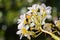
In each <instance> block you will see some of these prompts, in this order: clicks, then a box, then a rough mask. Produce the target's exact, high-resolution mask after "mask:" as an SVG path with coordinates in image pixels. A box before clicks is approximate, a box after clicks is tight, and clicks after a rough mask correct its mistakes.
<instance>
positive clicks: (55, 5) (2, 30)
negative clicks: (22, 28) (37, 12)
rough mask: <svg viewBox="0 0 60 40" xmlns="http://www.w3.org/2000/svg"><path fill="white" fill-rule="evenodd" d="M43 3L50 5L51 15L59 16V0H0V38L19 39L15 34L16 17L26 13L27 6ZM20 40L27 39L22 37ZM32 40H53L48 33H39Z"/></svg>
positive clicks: (5, 39)
mask: <svg viewBox="0 0 60 40" xmlns="http://www.w3.org/2000/svg"><path fill="white" fill-rule="evenodd" d="M36 3H37V4H40V3H45V4H46V5H47V6H51V7H52V16H54V17H55V16H58V17H60V0H0V40H19V36H18V35H16V31H17V19H18V18H19V15H20V14H24V13H26V12H27V11H28V10H27V7H29V6H32V5H33V4H36ZM22 40H28V39H26V38H25V37H23V39H22ZM32 40H53V39H52V38H51V37H49V35H47V36H45V34H41V35H40V36H38V37H37V38H35V39H34V38H32Z"/></svg>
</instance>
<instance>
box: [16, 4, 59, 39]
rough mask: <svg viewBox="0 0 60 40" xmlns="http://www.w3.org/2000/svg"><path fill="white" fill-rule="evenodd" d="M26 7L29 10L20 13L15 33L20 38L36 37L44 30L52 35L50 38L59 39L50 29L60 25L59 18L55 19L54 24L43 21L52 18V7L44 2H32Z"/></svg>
mask: <svg viewBox="0 0 60 40" xmlns="http://www.w3.org/2000/svg"><path fill="white" fill-rule="evenodd" d="M27 9H28V10H29V11H28V12H26V13H25V14H23V15H20V18H19V19H18V31H17V34H18V35H19V36H20V39H22V37H23V36H25V37H27V38H28V39H29V40H31V37H37V36H39V35H40V34H41V33H42V32H44V33H47V34H49V35H51V36H52V35H53V36H52V38H54V39H55V40H60V39H59V38H58V37H57V36H55V35H54V33H53V31H52V29H53V28H54V27H55V26H57V27H60V20H57V21H55V22H54V24H52V23H46V22H45V21H46V19H52V16H51V9H52V8H51V7H50V6H46V5H45V4H44V3H42V4H40V5H39V4H34V5H32V7H28V8H27ZM55 31H57V30H55ZM55 31H54V32H55Z"/></svg>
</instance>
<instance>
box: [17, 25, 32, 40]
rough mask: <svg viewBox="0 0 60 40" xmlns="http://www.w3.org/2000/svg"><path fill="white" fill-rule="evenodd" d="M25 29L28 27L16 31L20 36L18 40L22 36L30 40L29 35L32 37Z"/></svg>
mask: <svg viewBox="0 0 60 40" xmlns="http://www.w3.org/2000/svg"><path fill="white" fill-rule="evenodd" d="M27 27H28V26H26V27H21V28H20V30H19V31H17V34H18V35H20V39H21V38H22V37H23V36H25V37H27V38H28V39H31V38H30V35H32V34H31V33H29V31H28V28H27Z"/></svg>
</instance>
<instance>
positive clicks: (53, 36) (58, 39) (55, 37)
mask: <svg viewBox="0 0 60 40" xmlns="http://www.w3.org/2000/svg"><path fill="white" fill-rule="evenodd" d="M40 30H41V31H42V32H44V33H47V34H49V35H51V37H52V38H53V39H55V40H60V38H59V37H58V36H56V35H55V34H53V33H51V32H48V31H45V30H43V29H42V28H41V27H40Z"/></svg>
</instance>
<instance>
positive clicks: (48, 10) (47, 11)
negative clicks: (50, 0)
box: [46, 6, 52, 14]
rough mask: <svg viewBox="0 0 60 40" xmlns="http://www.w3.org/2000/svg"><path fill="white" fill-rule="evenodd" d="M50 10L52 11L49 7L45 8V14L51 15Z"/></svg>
mask: <svg viewBox="0 0 60 40" xmlns="http://www.w3.org/2000/svg"><path fill="white" fill-rule="evenodd" d="M51 9H52V8H51V7H50V6H48V7H47V8H46V13H47V14H50V13H51Z"/></svg>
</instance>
